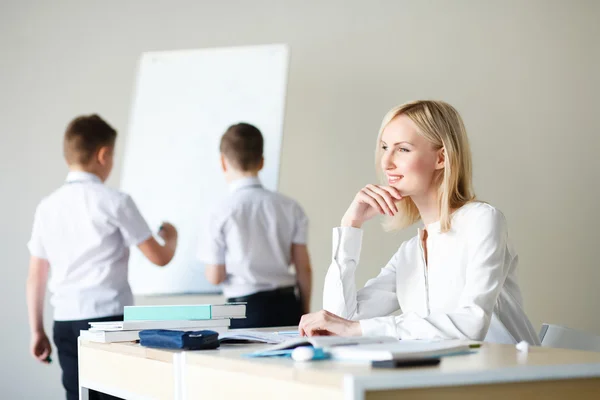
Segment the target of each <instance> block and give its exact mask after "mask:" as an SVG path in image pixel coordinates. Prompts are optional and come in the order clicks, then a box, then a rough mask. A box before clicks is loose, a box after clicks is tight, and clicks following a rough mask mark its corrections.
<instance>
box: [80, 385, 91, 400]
mask: <svg viewBox="0 0 600 400" xmlns="http://www.w3.org/2000/svg"><path fill="white" fill-rule="evenodd" d="M79 400H90V389H88V388H85V387H83V386H81V385H79Z"/></svg>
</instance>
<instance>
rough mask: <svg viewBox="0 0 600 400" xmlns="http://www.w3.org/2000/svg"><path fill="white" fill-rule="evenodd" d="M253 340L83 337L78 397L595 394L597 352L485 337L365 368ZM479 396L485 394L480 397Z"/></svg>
mask: <svg viewBox="0 0 600 400" xmlns="http://www.w3.org/2000/svg"><path fill="white" fill-rule="evenodd" d="M259 347H261V346H258V345H252V346H247V345H237V346H234V345H229V346H222V348H221V349H219V350H210V351H186V352H177V351H165V350H155V349H146V348H143V347H141V346H139V345H137V344H133V343H113V344H101V343H91V342H85V341H82V342H81V343H80V348H79V379H80V384H81V385H82V398H83V399H85V398H86V393H87V390H86V389H95V390H99V391H102V392H106V393H110V394H113V395H116V396H120V397H124V398H128V399H230V398H231V399H253V398H257V399H282V398H283V399H285V400H294V399H302V400H307V399H309V400H315V399H327V400H330V399H352V400H355V399H392V398H398V397H399V396H400V395H401V396H402V399H424V398H428V399H429V398H438V397H439V398H444V399H460V400H465V399H476V398H477V399H479V398H485V399H486V400H487V399H502V400H507V399H508V400H512V399H511V398H510V397H509V396H513V399H520V398H528V399H537V398H539V399H542V398H543V399H564V398H572V399H598V398H600V353H593V352H581V351H573V350H563V349H549V348H541V347H534V348H531V349H530V351H529V353H528V354H523V353H519V352H517V351H516V349H515V347H514V346H511V345H499V344H491V343H485V344H484V345H483V346H482V348H481V349H479V351H478V352H477V353H475V354H469V355H461V356H454V357H446V358H443V359H442V363H441V364H440V365H439V366H436V367H428V368H413V369H399V370H373V369H371V368H370V367H369V366H368V365H367V364H350V363H342V362H335V361H317V362H309V363H295V362H294V361H292V360H290V359H273V358H271V359H269V358H263V359H256V358H252V359H251V358H245V357H242V354H244V353H248V352H249V351H253V350H255V349H257V348H259ZM484 396H485V397H484Z"/></svg>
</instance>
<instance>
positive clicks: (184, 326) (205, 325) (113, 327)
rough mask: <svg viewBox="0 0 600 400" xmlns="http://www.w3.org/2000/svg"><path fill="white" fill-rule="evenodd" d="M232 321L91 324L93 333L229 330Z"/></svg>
mask: <svg viewBox="0 0 600 400" xmlns="http://www.w3.org/2000/svg"><path fill="white" fill-rule="evenodd" d="M230 324H231V320H230V319H228V318H224V319H212V320H211V319H209V320H178V321H170V320H167V321H110V322H90V330H91V331H131V330H144V329H176V330H189V329H188V328H202V329H211V330H212V328H223V327H225V328H227V327H229V325H230Z"/></svg>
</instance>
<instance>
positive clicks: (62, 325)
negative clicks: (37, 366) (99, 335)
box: [53, 315, 123, 400]
mask: <svg viewBox="0 0 600 400" xmlns="http://www.w3.org/2000/svg"><path fill="white" fill-rule="evenodd" d="M122 320H123V316H122V315H116V316H112V317H104V318H93V319H85V320H77V321H54V333H53V336H54V344H55V345H56V349H57V352H58V361H59V362H60V368H61V369H62V383H63V386H64V388H65V390H66V391H67V400H78V399H79V370H78V362H77V338H78V337H79V331H81V330H86V329H89V328H90V325H89V323H90V322H102V321H122ZM89 399H90V400H101V399H102V400H104V399H106V400H108V399H118V397H114V396H110V395H107V394H103V393H100V392H95V391H92V390H90V396H89Z"/></svg>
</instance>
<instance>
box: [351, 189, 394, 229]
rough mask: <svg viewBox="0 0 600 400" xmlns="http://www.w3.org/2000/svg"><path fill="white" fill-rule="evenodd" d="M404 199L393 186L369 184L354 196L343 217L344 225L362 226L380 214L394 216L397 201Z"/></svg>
mask: <svg viewBox="0 0 600 400" xmlns="http://www.w3.org/2000/svg"><path fill="white" fill-rule="evenodd" d="M399 200H402V196H401V195H400V192H399V191H398V189H396V188H394V187H391V186H380V185H367V186H365V187H364V188H362V189H361V190H360V192H358V193H357V194H356V196H355V197H354V200H353V201H352V204H350V207H348V210H347V211H346V214H344V217H343V218H342V226H351V227H354V228H360V227H362V225H363V224H364V223H365V222H367V221H368V220H370V219H371V218H373V217H374V216H376V215H378V214H381V215H383V214H386V215H389V216H394V215H396V213H397V212H398V208H397V207H396V202H397V201H399Z"/></svg>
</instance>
